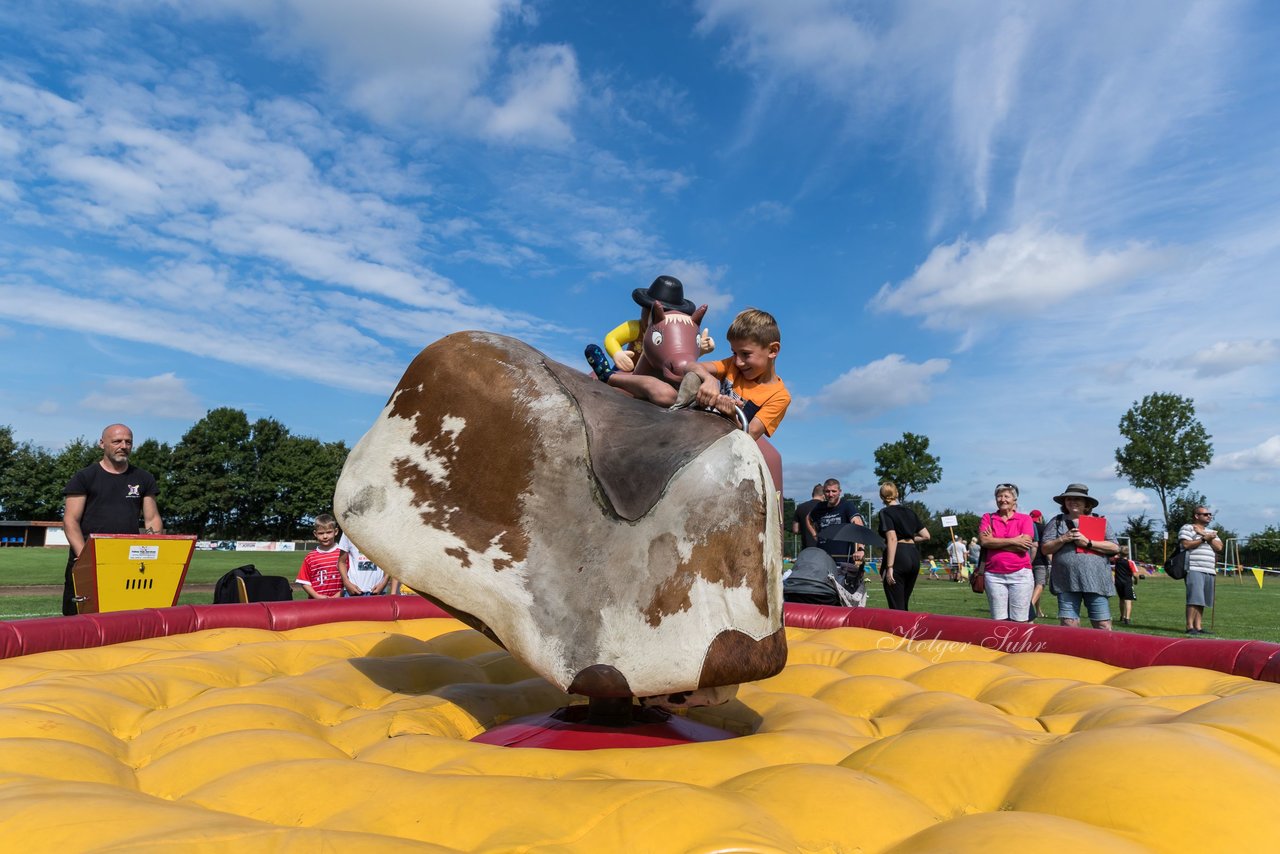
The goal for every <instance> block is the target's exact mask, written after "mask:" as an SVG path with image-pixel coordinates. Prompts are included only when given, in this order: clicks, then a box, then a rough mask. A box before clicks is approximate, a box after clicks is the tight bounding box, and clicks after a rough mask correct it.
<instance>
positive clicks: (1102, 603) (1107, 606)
mask: <svg viewBox="0 0 1280 854" xmlns="http://www.w3.org/2000/svg"><path fill="white" fill-rule="evenodd" d="M1082 599H1083V600H1084V605H1085V607H1086V608H1087V609H1088V611H1089V619H1090V620H1092V621H1093V622H1095V623H1100V622H1102V621H1103V620H1110V619H1111V602H1110V601H1109V600H1108V599H1107V597H1106V596H1104V595H1102V594H1101V593H1075V592H1068V593H1059V594H1058V619H1060V620H1078V619H1080V601H1081V600H1082Z"/></svg>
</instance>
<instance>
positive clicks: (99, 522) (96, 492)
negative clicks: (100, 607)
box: [62, 424, 164, 617]
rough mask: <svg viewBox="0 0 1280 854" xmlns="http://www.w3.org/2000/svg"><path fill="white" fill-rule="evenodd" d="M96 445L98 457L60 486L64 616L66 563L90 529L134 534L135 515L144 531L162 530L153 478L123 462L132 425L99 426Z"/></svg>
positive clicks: (65, 607) (67, 606)
mask: <svg viewBox="0 0 1280 854" xmlns="http://www.w3.org/2000/svg"><path fill="white" fill-rule="evenodd" d="M98 447H100V448H102V459H101V460H98V462H96V463H94V464H93V465H91V466H85V467H84V468H82V469H80V471H78V472H76V473H75V474H74V475H72V476H71V480H69V481H68V482H67V485H66V488H64V489H63V490H62V493H63V495H65V496H66V497H67V503H66V509H65V511H64V512H63V514H62V529H63V531H64V532H65V533H66V535H67V543H68V544H69V545H70V546H71V553H70V554H69V555H68V556H67V572H66V577H65V579H64V581H63V587H62V613H63V614H64V615H65V616H68V617H70V616H74V615H75V614H76V612H77V609H76V603H75V598H74V597H75V584H74V583H73V582H72V580H71V568H72V567H73V566H74V565H75V562H76V558H78V557H79V556H80V552H81V551H82V550H83V549H84V544H85V542H87V541H88V539H89V535H90V534H136V533H138V519H139V517H141V518H142V519H143V520H144V522H145V523H146V532H147V533H148V534H163V533H164V523H163V522H161V521H160V508H159V506H158V505H157V504H156V494H157V490H156V479H155V478H154V477H152V476H151V474H150V473H149V472H145V471H143V470H142V469H140V468H137V467H136V466H133V465H130V463H129V454H131V453H132V452H133V431H132V430H130V429H129V428H128V427H126V426H125V425H123V424H112V425H111V426H109V427H107V428H106V429H105V430H103V431H102V438H101V439H99V440H98Z"/></svg>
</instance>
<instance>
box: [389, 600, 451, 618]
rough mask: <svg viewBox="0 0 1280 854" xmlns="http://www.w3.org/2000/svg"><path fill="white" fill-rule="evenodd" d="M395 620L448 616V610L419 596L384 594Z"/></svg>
mask: <svg viewBox="0 0 1280 854" xmlns="http://www.w3.org/2000/svg"><path fill="white" fill-rule="evenodd" d="M383 598H385V599H387V600H388V601H390V602H391V605H392V612H393V613H394V614H395V617H394V619H397V620H425V619H431V618H440V617H448V616H449V612H448V611H446V610H445V609H444V608H441V607H440V606H439V605H436V604H435V603H433V602H428V601H427V600H426V599H423V598H422V597H421V596H386V597H383Z"/></svg>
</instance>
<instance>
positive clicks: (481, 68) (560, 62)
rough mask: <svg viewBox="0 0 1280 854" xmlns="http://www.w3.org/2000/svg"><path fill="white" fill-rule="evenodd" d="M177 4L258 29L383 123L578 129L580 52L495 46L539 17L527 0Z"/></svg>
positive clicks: (500, 134) (489, 131) (504, 134)
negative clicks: (574, 118) (506, 28)
mask: <svg viewBox="0 0 1280 854" xmlns="http://www.w3.org/2000/svg"><path fill="white" fill-rule="evenodd" d="M179 8H180V10H181V11H182V12H183V13H184V14H186V15H189V16H192V17H206V16H215V17H216V16H224V15H230V16H234V17H239V18H244V19H247V20H250V21H252V22H253V23H255V24H256V25H257V26H258V27H260V28H261V29H262V35H261V37H260V39H259V42H260V45H261V49H263V50H266V51H269V52H271V53H274V54H276V55H279V56H285V57H287V58H289V59H294V60H302V61H309V62H311V63H313V64H314V65H315V66H317V67H318V68H319V70H320V72H321V77H322V79H323V80H324V81H326V82H327V84H328V86H329V87H331V88H332V89H334V90H336V91H337V92H339V93H340V94H341V96H342V97H343V98H344V99H345V101H346V102H347V103H348V104H349V105H350V106H351V107H353V108H354V109H356V110H358V111H360V112H361V113H363V114H365V115H367V116H368V117H370V118H371V119H373V120H374V121H376V122H378V123H380V124H384V125H395V126H402V127H409V128H419V129H430V130H432V131H435V130H437V129H440V128H442V127H448V128H453V129H455V130H463V131H465V132H468V133H474V134H478V135H481V136H485V137H489V138H493V139H498V140H502V141H506V142H516V143H525V144H528V143H535V144H540V143H546V142H563V141H567V140H569V139H571V137H572V133H571V132H570V130H569V127H568V123H567V119H566V116H567V114H568V113H570V112H571V111H572V110H573V108H574V107H576V106H577V103H578V96H579V79H578V69H577V62H576V58H575V56H574V53H573V50H572V49H571V48H569V47H567V46H564V45H538V46H533V47H523V46H517V47H515V48H513V49H512V50H510V51H509V52H508V53H507V54H506V55H505V56H504V55H503V52H502V50H501V49H500V47H499V45H498V43H497V42H498V34H499V30H500V28H501V27H502V26H503V24H504V22H507V21H512V22H519V23H522V24H524V25H525V26H533V25H535V24H536V20H537V16H536V14H535V13H534V10H532V9H531V8H530V7H526V6H525V5H524V4H522V3H521V2H520V0H467V2H465V3H458V2H451V0H412V2H406V0H364V2H361V3H358V4H353V3H349V2H345V0H261V1H260V2H245V0H221V2H217V3H212V4H203V5H197V6H195V7H191V6H186V5H183V6H181V7H179ZM504 62H505V66H506V69H507V70H506V73H505V74H500V73H499V72H500V70H501V68H502V67H503V64H504ZM489 91H494V92H505V93H506V96H507V97H505V98H503V99H501V100H495V99H494V98H492V97H491V96H490V95H488V94H486V92H489Z"/></svg>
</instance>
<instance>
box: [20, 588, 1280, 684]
mask: <svg viewBox="0 0 1280 854" xmlns="http://www.w3.org/2000/svg"><path fill="white" fill-rule="evenodd" d="M448 616H449V615H448V614H447V613H445V612H444V611H443V610H441V609H440V608H437V607H436V606H435V605H432V604H431V603H430V602H427V601H426V600H425V599H421V598H419V597H417V596H362V597H358V598H350V599H336V600H324V601H320V600H306V601H300V602H252V603H249V604H244V605H239V604H237V605H178V606H176V607H173V608H147V609H143V610H140V611H117V612H114V613H108V614H83V615H80V616H76V617H46V618H43V619H34V620H19V621H16V622H5V623H0V658H12V657H15V656H20V655H31V654H34V653H38V652H50V651H53V650H68V649H89V648H92V647H98V646H106V645H108V644H114V643H124V642H126V641H133V640H144V639H146V638H155V637H168V636H172V635H181V634H188V633H190V632H198V631H204V630H206V629H220V628H255V629H267V630H271V631H288V630H289V629H297V628H302V627H304V626H313V625H318V624H321V623H332V622H349V621H369V622H385V621H394V620H417V619H423V618H431V617H448ZM785 622H786V625H788V626H793V627H797V628H809V629H833V628H839V627H845V626H847V627H855V628H865V629H874V630H877V631H882V632H889V633H891V634H894V635H898V636H899V637H903V638H906V639H908V640H909V641H910V642H911V643H912V644H920V645H922V647H921V648H922V649H928V648H929V646H928V645H930V644H938V643H942V642H947V641H958V642H963V643H972V644H977V645H979V646H982V647H985V648H987V649H993V650H996V651H1000V652H1007V653H1014V652H1053V653H1061V654H1063V655H1072V656H1075V657H1077V658H1088V659H1093V660H1095V661H1101V662H1104V663H1106V664H1111V665H1114V666H1116V667H1128V668H1132V667H1146V666H1150V665H1184V666H1188V667H1200V668H1204V669H1207V670H1217V671H1219V672H1222V673H1229V674H1232V675H1234V676H1245V677H1248V678H1250V679H1258V680H1262V681H1266V682H1277V683H1280V644H1274V643H1268V642H1266V641H1246V640H1211V639H1207V638H1163V637H1155V636H1153V635H1137V634H1130V633H1128V632H1104V631H1098V630H1096V629H1084V628H1066V627H1062V626H1042V625H1035V624H1022V623H999V622H993V621H991V620H983V619H978V618H976V617H948V616H942V615H938V614H916V613H909V612H905V611H888V610H884V609H881V608H832V607H828V606H825V605H792V604H788V605H787V606H786V609H785Z"/></svg>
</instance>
